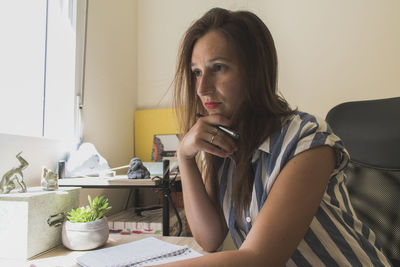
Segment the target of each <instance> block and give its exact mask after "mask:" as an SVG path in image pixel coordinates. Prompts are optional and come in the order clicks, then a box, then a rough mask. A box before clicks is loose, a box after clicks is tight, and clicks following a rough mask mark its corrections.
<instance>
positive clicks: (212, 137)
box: [209, 134, 216, 144]
mask: <svg viewBox="0 0 400 267" xmlns="http://www.w3.org/2000/svg"><path fill="white" fill-rule="evenodd" d="M215 136H216V134H213V135H211V139H210V142H209V143H210V144H212V143H213V142H214V138H215Z"/></svg>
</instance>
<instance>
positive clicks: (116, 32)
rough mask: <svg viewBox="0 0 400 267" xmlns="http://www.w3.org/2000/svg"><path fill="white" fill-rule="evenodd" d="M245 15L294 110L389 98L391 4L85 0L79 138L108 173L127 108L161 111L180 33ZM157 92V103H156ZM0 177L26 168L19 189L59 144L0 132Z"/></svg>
mask: <svg viewBox="0 0 400 267" xmlns="http://www.w3.org/2000/svg"><path fill="white" fill-rule="evenodd" d="M215 6H220V7H226V8H230V9H249V10H252V11H254V12H255V13H256V14H258V15H259V16H260V17H261V18H262V19H263V20H264V21H265V23H266V24H267V25H268V26H269V28H270V30H271V32H272V34H273V36H274V38H275V41H276V45H277V50H278V54H279V59H280V66H279V85H280V89H281V91H282V92H283V94H284V95H285V97H286V98H287V99H288V100H289V101H290V102H291V103H293V104H294V105H298V106H299V108H301V109H302V110H306V111H309V112H312V113H315V114H317V115H320V116H322V117H324V116H325V114H326V112H327V111H328V110H329V109H330V108H331V107H332V106H334V105H335V104H337V103H340V102H343V101H346V100H352V99H372V98H380V97H392V96H399V95H400V94H399V92H400V90H399V84H400V51H399V49H398V48H399V47H400V16H398V14H397V13H398V10H400V1H397V0H382V1H376V0H352V1H348V0H335V1H331V0H302V1H295V0H285V1H282V0H248V1H245V0H231V1H229V0H218V1H216V0H202V1H198V0H116V1H108V0H95V1H89V12H88V33H87V34H88V35H87V51H86V53H87V54H86V80H85V89H86V90H85V106H84V109H83V119H84V129H83V139H84V141H87V142H91V143H93V144H94V145H95V146H96V147H97V149H98V150H99V152H100V154H101V155H102V156H104V157H105V158H106V159H107V160H108V162H109V164H110V165H111V167H116V166H120V165H125V164H127V163H128V162H129V160H130V159H131V158H132V157H133V151H134V150H133V149H134V144H133V114H134V111H135V109H143V108H160V107H170V106H171V103H170V100H171V93H172V92H171V90H169V91H168V87H169V86H170V83H171V81H172V78H173V74H174V70H175V60H176V53H177V49H178V44H179V41H180V39H181V37H182V34H183V33H184V31H185V30H186V29H187V27H188V26H189V25H190V23H191V22H192V21H194V20H195V19H196V18H199V17H200V16H201V15H202V14H203V13H204V12H205V11H206V10H208V9H209V8H211V7H215ZM163 96H164V97H163ZM0 148H1V149H0V160H1V164H0V174H1V175H2V174H3V173H4V172H5V171H7V170H8V169H10V168H11V167H14V165H16V164H18V162H17V160H16V159H15V154H16V153H18V152H19V151H20V150H23V151H24V153H23V156H25V158H26V159H27V160H28V161H29V162H30V164H31V165H30V167H28V168H27V169H26V171H25V177H26V181H27V184H28V185H30V186H33V185H36V186H37V185H39V184H40V167H41V166H42V165H45V166H47V167H50V168H55V167H56V162H57V161H58V160H59V159H60V158H62V157H63V153H62V151H63V144H61V143H60V142H58V141H55V140H48V139H42V138H22V137H18V136H10V135H1V134H0ZM91 192H93V193H92V194H105V195H107V196H109V197H110V202H111V203H112V205H113V206H114V208H115V209H114V211H117V210H119V209H120V208H121V207H122V206H123V205H124V204H125V203H124V201H125V200H126V198H127V190H118V191H114V190H108V191H104V190H85V191H84V193H83V194H82V195H81V201H82V202H84V203H85V202H86V195H87V193H91Z"/></svg>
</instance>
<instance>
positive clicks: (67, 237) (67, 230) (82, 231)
mask: <svg viewBox="0 0 400 267" xmlns="http://www.w3.org/2000/svg"><path fill="white" fill-rule="evenodd" d="M108 235H109V229H108V223H107V218H106V217H103V218H101V219H99V220H96V221H94V222H87V223H72V222H69V221H65V222H64V223H63V227H62V243H63V245H64V246H65V247H67V248H69V249H71V250H89V249H95V248H98V247H100V246H102V245H104V244H105V243H106V242H107V239H108Z"/></svg>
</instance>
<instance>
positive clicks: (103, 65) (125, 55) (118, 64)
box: [81, 0, 137, 212]
mask: <svg viewBox="0 0 400 267" xmlns="http://www.w3.org/2000/svg"><path fill="white" fill-rule="evenodd" d="M88 2H89V6H88V22H87V46H86V69H85V72H86V73H85V92H84V107H83V111H82V121H83V141H84V142H90V143H93V144H94V145H95V146H96V148H97V150H98V151H99V153H100V154H101V155H102V156H103V157H104V158H105V159H106V160H107V161H108V163H109V165H110V167H111V168H113V167H118V166H122V165H127V164H129V161H130V159H131V158H132V157H133V151H134V144H133V125H134V124H133V115H134V111H135V108H136V80H137V75H136V72H137V65H136V62H137V59H136V57H137V55H136V51H137V48H136V8H137V2H136V1H134V0H118V1H108V0H95V1H88ZM123 171H125V172H126V171H127V170H123ZM87 193H91V194H93V195H99V194H103V195H106V196H107V197H109V200H110V203H111V204H112V205H113V207H114V208H113V211H114V212H115V211H117V210H119V209H121V208H122V207H123V205H124V204H125V201H126V199H127V196H128V190H120V189H118V190H116V189H110V190H100V189H99V190H83V193H82V194H81V202H82V201H83V202H85V203H86V202H87V197H86V195H87Z"/></svg>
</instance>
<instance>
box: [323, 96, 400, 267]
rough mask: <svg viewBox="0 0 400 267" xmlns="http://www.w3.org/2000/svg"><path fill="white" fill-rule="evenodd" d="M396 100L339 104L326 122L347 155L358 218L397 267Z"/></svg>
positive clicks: (399, 162) (399, 148)
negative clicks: (347, 152) (371, 232)
mask: <svg viewBox="0 0 400 267" xmlns="http://www.w3.org/2000/svg"><path fill="white" fill-rule="evenodd" d="M399 115H400V97H395V98H388V99H379V100H367V101H355V102H347V103H343V104H340V105H338V106H336V107H334V108H333V109H331V110H330V111H329V112H328V115H327V116H326V121H327V122H328V124H329V125H330V127H331V128H332V130H333V132H334V133H335V134H336V135H338V136H339V137H340V138H341V139H342V140H343V142H344V145H345V147H346V148H347V150H348V151H349V153H350V164H349V168H348V169H347V170H346V174H347V181H346V185H347V188H348V191H349V195H350V199H351V202H352V204H353V207H354V209H355V211H356V213H357V216H358V217H359V218H360V219H361V220H362V221H364V222H365V223H367V224H368V225H369V227H371V229H372V230H373V231H374V232H375V233H376V238H377V240H378V243H379V244H380V245H381V246H382V250H383V251H384V252H385V254H386V255H387V256H388V257H389V258H390V260H391V261H392V264H393V266H400V235H399V233H400V208H399V203H400V119H399Z"/></svg>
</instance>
